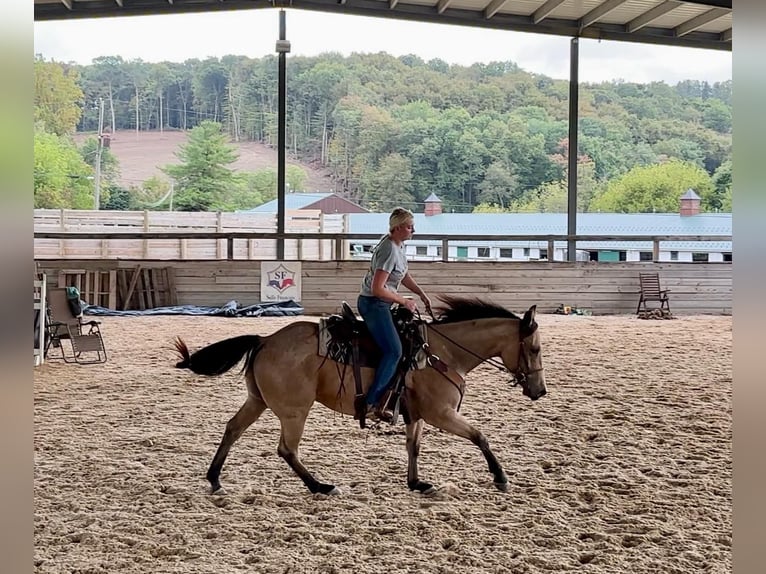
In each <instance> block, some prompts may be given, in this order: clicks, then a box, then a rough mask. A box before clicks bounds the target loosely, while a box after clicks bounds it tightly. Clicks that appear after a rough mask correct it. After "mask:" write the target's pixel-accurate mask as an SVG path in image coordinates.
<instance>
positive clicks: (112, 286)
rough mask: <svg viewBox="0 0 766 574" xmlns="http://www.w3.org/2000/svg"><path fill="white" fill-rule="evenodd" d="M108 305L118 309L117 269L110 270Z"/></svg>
mask: <svg viewBox="0 0 766 574" xmlns="http://www.w3.org/2000/svg"><path fill="white" fill-rule="evenodd" d="M107 307H109V308H110V309H117V270H116V269H112V270H111V271H109V303H108V304H107Z"/></svg>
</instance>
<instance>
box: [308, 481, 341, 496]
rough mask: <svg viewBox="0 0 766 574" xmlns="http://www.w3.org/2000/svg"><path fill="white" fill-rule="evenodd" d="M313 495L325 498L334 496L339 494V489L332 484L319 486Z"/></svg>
mask: <svg viewBox="0 0 766 574" xmlns="http://www.w3.org/2000/svg"><path fill="white" fill-rule="evenodd" d="M313 492H314V494H323V495H325V496H336V495H338V494H340V489H338V487H337V486H335V485H334V484H321V483H320V484H319V486H318V488H317V489H316V490H314V491H313Z"/></svg>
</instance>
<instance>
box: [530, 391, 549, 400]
mask: <svg viewBox="0 0 766 574" xmlns="http://www.w3.org/2000/svg"><path fill="white" fill-rule="evenodd" d="M547 394H548V391H546V390H545V389H543V390H541V391H540V392H539V393H537V394H536V395H535V396H534V397H530V398H531V399H532V400H533V401H536V400H537V399H539V398H540V397H544V396H545V395H547Z"/></svg>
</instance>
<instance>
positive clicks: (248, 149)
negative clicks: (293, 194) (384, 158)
mask: <svg viewBox="0 0 766 574" xmlns="http://www.w3.org/2000/svg"><path fill="white" fill-rule="evenodd" d="M92 135H93V134H78V135H77V137H76V138H75V139H76V140H77V141H78V143H79V142H82V141H83V140H84V139H85V138H87V137H91V136H92ZM187 135H188V132H181V131H164V132H162V133H160V132H158V131H148V132H145V131H144V132H139V133H138V134H136V132H134V131H117V132H115V134H114V135H113V136H112V145H111V150H112V153H113V154H114V155H115V156H116V157H117V160H118V161H119V162H120V183H121V184H122V185H125V186H128V185H140V184H141V183H142V182H143V181H146V180H147V179H149V178H150V177H152V176H154V175H163V174H162V172H161V171H160V168H161V167H162V166H164V165H167V164H173V163H178V158H177V157H176V155H175V154H176V151H178V149H179V146H180V145H182V144H184V143H185V142H186V138H187ZM234 145H235V146H236V147H237V148H238V150H239V159H237V161H236V162H235V163H234V164H233V167H234V169H236V170H240V171H256V170H259V169H264V168H267V167H273V168H274V169H276V167H277V150H276V149H273V148H270V147H268V146H265V145H263V144H260V143H256V142H237V143H235V144H234ZM287 163H288V165H298V166H300V167H302V168H303V169H304V170H306V172H307V173H308V180H307V182H306V189H305V190H304V191H330V190H332V189H333V187H334V186H333V182H332V179H331V178H330V176H329V174H328V172H327V171H326V170H322V169H316V168H314V167H312V166H309V165H306V164H304V163H301V162H298V161H292V160H290V159H289V158H288V160H287Z"/></svg>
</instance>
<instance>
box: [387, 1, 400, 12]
mask: <svg viewBox="0 0 766 574" xmlns="http://www.w3.org/2000/svg"><path fill="white" fill-rule="evenodd" d="M398 3H399V0H389V2H388V8H389V9H390V10H393V9H394V8H396V5H397V4H398Z"/></svg>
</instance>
